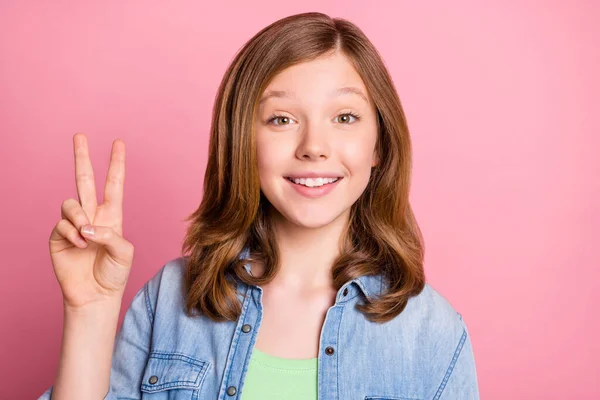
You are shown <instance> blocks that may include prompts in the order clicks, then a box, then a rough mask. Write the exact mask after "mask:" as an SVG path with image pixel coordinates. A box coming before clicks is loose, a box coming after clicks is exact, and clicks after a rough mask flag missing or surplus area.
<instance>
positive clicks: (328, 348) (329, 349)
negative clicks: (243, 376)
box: [325, 346, 335, 356]
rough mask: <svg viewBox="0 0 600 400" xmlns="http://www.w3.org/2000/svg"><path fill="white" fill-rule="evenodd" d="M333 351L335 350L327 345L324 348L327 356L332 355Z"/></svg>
mask: <svg viewBox="0 0 600 400" xmlns="http://www.w3.org/2000/svg"><path fill="white" fill-rule="evenodd" d="M333 353H335V350H333V347H331V346H327V347H326V348H325V354H327V355H328V356H330V355H332V354H333Z"/></svg>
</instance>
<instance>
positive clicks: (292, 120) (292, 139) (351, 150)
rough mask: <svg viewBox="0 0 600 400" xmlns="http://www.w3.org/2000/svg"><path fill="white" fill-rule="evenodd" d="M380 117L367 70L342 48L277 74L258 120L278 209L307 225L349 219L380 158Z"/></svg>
mask: <svg viewBox="0 0 600 400" xmlns="http://www.w3.org/2000/svg"><path fill="white" fill-rule="evenodd" d="M376 118H377V117H376V110H375V106H374V104H373V102H372V100H371V99H370V98H369V97H368V94H367V90H366V88H365V85H364V83H363V81H362V79H361V77H360V75H359V74H358V73H357V72H356V70H355V69H354V67H353V66H352V64H351V63H350V61H349V60H348V59H347V58H346V56H344V55H343V54H341V53H336V54H335V55H333V56H328V57H321V58H319V59H316V60H313V61H310V62H304V63H301V64H297V65H294V66H292V67H289V68H287V69H285V70H284V71H282V72H281V73H279V74H278V75H277V76H275V77H274V78H273V80H272V81H271V82H270V84H269V86H268V87H267V88H266V90H265V92H264V93H263V97H262V99H261V103H260V107H259V109H258V113H257V116H256V123H255V126H256V140H257V157H258V169H259V176H260V186H261V190H262V192H263V193H264V195H265V196H266V198H267V199H268V200H269V201H270V203H271V204H272V205H273V207H274V208H275V210H271V211H277V212H279V213H280V214H281V215H283V216H284V217H285V219H287V220H288V221H289V222H291V223H293V224H295V225H298V226H302V227H307V228H318V227H321V226H325V225H327V224H329V223H331V222H332V221H334V220H336V219H338V218H344V219H347V218H348V217H349V211H350V207H351V206H352V204H354V202H355V201H356V200H357V199H358V198H359V197H360V195H361V194H362V193H363V191H364V190H365V188H366V186H367V183H368V181H369V177H370V175H371V167H373V166H375V164H376V162H377V159H376V157H377V156H376V152H375V144H376V140H377V121H376ZM294 178H295V179H296V183H294V182H292V181H290V179H294ZM306 178H310V179H306ZM318 178H327V179H326V180H324V181H323V180H321V179H318ZM329 178H331V179H329ZM335 178H337V181H335V182H333V183H328V182H329V181H331V180H332V179H335ZM298 179H300V180H299V181H298Z"/></svg>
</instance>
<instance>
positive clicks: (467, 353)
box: [433, 314, 479, 400]
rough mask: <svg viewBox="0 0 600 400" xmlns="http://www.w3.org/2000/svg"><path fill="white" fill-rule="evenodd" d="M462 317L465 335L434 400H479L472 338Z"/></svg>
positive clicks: (458, 344) (455, 351)
mask: <svg viewBox="0 0 600 400" xmlns="http://www.w3.org/2000/svg"><path fill="white" fill-rule="evenodd" d="M458 315H459V317H460V322H461V325H462V327H463V333H462V335H461V337H460V340H459V341H458V343H457V345H456V349H455V350H454V355H453V357H452V361H451V362H450V365H449V366H448V370H447V371H446V375H445V377H444V379H443V380H442V382H441V384H440V386H439V387H438V390H437V392H436V393H435V395H434V397H433V399H434V400H455V399H456V400H458V399H460V400H479V385H478V382H477V372H476V368H475V357H474V354H473V346H472V343H471V336H470V335H469V331H468V329H467V325H466V323H465V321H464V320H463V319H462V316H461V315H460V314H458Z"/></svg>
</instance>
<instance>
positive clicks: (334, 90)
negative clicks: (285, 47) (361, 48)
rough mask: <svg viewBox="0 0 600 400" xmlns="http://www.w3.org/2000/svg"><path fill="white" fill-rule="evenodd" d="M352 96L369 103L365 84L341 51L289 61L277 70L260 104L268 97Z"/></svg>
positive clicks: (320, 97)
mask: <svg viewBox="0 0 600 400" xmlns="http://www.w3.org/2000/svg"><path fill="white" fill-rule="evenodd" d="M342 95H343V96H348V97H351V96H354V97H356V99H359V100H360V101H364V102H366V103H367V104H368V103H370V101H369V98H368V94H367V90H366V87H365V84H364V82H363V80H362V78H361V76H360V75H359V74H358V72H357V71H356V69H355V68H354V66H353V65H352V63H351V61H350V60H349V59H348V58H347V57H346V56H345V55H343V54H341V53H335V54H334V55H331V56H324V57H319V58H317V59H315V60H311V61H306V62H302V63H299V64H296V65H292V66H290V67H288V68H286V69H285V70H283V71H281V72H280V73H279V74H277V75H276V76H275V77H274V78H273V79H272V80H271V82H269V84H268V86H267V88H266V89H265V91H264V92H263V94H262V96H261V100H260V104H261V105H262V104H265V103H268V102H269V101H270V99H289V100H298V101H313V100H316V99H322V100H330V99H333V98H335V97H338V96H342Z"/></svg>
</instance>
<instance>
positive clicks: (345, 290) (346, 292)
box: [344, 288, 348, 296]
mask: <svg viewBox="0 0 600 400" xmlns="http://www.w3.org/2000/svg"><path fill="white" fill-rule="evenodd" d="M347 294H348V288H345V289H344V296H346V295H347Z"/></svg>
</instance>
